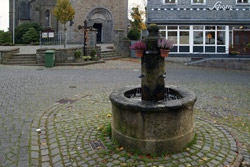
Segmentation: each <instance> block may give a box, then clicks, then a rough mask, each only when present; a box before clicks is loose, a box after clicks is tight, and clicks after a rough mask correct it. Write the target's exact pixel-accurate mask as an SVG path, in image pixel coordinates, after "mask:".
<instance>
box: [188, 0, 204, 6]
mask: <svg viewBox="0 0 250 167" xmlns="http://www.w3.org/2000/svg"><path fill="white" fill-rule="evenodd" d="M191 4H192V5H205V4H206V0H191Z"/></svg>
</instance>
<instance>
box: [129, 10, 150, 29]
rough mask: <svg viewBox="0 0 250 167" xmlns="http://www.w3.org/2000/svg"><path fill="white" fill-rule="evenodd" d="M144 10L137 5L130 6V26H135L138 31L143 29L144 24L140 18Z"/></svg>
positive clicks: (144, 27)
mask: <svg viewBox="0 0 250 167" xmlns="http://www.w3.org/2000/svg"><path fill="white" fill-rule="evenodd" d="M144 14H145V12H144V11H142V10H140V9H139V7H138V6H137V7H134V8H132V12H131V13H130V15H131V18H132V20H130V24H131V27H132V28H137V29H138V30H139V31H141V30H145V29H146V25H145V23H144V21H143V19H142V15H144Z"/></svg>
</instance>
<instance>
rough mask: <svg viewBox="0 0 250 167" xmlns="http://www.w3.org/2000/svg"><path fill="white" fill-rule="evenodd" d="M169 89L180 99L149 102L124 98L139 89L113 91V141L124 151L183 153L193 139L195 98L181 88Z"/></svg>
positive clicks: (192, 94) (111, 96)
mask: <svg viewBox="0 0 250 167" xmlns="http://www.w3.org/2000/svg"><path fill="white" fill-rule="evenodd" d="M168 88H169V91H170V92H172V93H175V94H178V95H179V96H181V97H182V98H181V99H178V100H171V101H160V102H148V101H140V100H135V99H131V98H129V97H126V95H127V94H130V92H131V93H132V92H133V91H136V89H138V88H122V89H119V90H116V91H114V92H112V93H111V95H110V100H111V102H112V138H113V139H115V140H117V141H118V143H120V144H121V145H122V146H124V147H125V148H128V149H132V150H139V151H141V152H142V153H153V154H161V153H166V152H168V153H173V152H179V151H182V150H183V149H184V148H185V147H186V146H187V145H188V144H189V143H190V142H191V141H192V140H193V138H194V113H193V105H194V103H195V101H196V96H195V94H194V93H192V92H191V91H189V90H187V89H184V88H180V87H174V86H170V87H168ZM166 89H167V88H166Z"/></svg>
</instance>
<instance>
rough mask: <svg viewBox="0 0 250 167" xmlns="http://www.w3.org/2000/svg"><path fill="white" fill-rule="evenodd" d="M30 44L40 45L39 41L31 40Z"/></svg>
mask: <svg viewBox="0 0 250 167" xmlns="http://www.w3.org/2000/svg"><path fill="white" fill-rule="evenodd" d="M31 45H40V42H31Z"/></svg>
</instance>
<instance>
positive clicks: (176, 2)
mask: <svg viewBox="0 0 250 167" xmlns="http://www.w3.org/2000/svg"><path fill="white" fill-rule="evenodd" d="M162 3H163V5H177V4H178V0H175V3H166V0H162Z"/></svg>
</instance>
